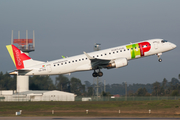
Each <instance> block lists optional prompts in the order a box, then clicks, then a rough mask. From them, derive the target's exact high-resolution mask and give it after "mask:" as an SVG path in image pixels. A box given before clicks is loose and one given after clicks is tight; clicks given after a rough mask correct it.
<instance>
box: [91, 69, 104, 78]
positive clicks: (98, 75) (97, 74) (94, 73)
mask: <svg viewBox="0 0 180 120" xmlns="http://www.w3.org/2000/svg"><path fill="white" fill-rule="evenodd" d="M92 76H93V77H102V76H103V72H101V71H100V69H99V71H98V72H96V70H94V72H93V74H92Z"/></svg>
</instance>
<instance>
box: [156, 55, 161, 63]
mask: <svg viewBox="0 0 180 120" xmlns="http://www.w3.org/2000/svg"><path fill="white" fill-rule="evenodd" d="M156 55H157V56H158V61H159V62H162V59H161V55H162V53H158V54H156Z"/></svg>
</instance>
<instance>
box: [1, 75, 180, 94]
mask: <svg viewBox="0 0 180 120" xmlns="http://www.w3.org/2000/svg"><path fill="white" fill-rule="evenodd" d="M179 79H180V75H179ZM98 86H99V87H98V88H99V89H98V91H99V95H101V96H111V95H116V94H119V95H122V96H123V95H126V94H127V96H150V95H152V96H178V95H180V81H179V80H178V79H177V78H172V79H171V81H169V82H168V80H167V79H166V78H164V79H163V81H162V82H157V81H156V82H154V83H152V84H129V85H127V86H126V83H124V82H123V83H122V84H107V85H104V83H103V82H99V83H98ZM126 87H127V88H126ZM96 88H97V85H96V84H94V83H93V84H91V82H89V81H85V82H84V84H83V83H82V82H81V80H80V79H78V78H75V77H72V78H68V77H66V76H65V75H58V76H57V77H56V78H55V83H53V80H52V78H51V77H49V76H30V77H29V90H60V91H65V92H71V93H74V94H76V95H77V96H93V95H96V92H97V91H96ZM104 89H105V90H104ZM126 89H127V91H126ZM0 90H16V76H14V75H13V76H12V75H9V74H8V73H5V74H3V72H0Z"/></svg>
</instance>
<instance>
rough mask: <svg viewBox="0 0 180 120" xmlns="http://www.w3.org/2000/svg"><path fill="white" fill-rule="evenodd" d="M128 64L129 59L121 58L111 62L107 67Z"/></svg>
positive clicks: (118, 66)
mask: <svg viewBox="0 0 180 120" xmlns="http://www.w3.org/2000/svg"><path fill="white" fill-rule="evenodd" d="M127 65H128V61H127V59H126V58H120V59H116V60H114V61H113V62H112V63H109V64H108V65H107V66H106V68H108V69H111V68H120V67H124V66H127Z"/></svg>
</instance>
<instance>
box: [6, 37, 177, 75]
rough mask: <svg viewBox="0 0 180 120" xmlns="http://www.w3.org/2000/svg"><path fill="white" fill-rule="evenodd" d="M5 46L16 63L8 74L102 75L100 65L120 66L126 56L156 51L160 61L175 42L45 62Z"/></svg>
mask: <svg viewBox="0 0 180 120" xmlns="http://www.w3.org/2000/svg"><path fill="white" fill-rule="evenodd" d="M6 47H7V49H8V51H9V54H10V56H11V58H12V60H13V62H14V64H15V66H16V70H14V71H12V72H9V74H17V75H26V76H31V75H58V74H69V73H72V72H78V71H89V70H93V71H94V72H93V73H92V76H93V77H102V76H103V72H101V69H103V68H105V69H112V68H120V67H124V66H127V65H128V61H129V60H133V59H137V58H142V57H147V56H151V55H157V56H158V61H159V62H162V59H161V57H160V56H161V55H162V53H163V52H167V51H170V50H173V49H175V48H176V45H175V44H173V43H171V42H168V41H167V40H164V39H151V40H145V41H141V42H137V43H130V44H127V45H123V46H118V47H113V48H109V49H105V50H100V51H95V52H91V53H86V52H84V54H81V55H77V56H72V57H67V58H66V57H63V58H62V59H58V60H54V61H49V62H42V61H37V60H33V59H31V58H30V57H29V56H27V55H26V54H25V53H23V52H22V51H21V50H19V49H18V48H17V47H15V46H14V45H7V46H6Z"/></svg>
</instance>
